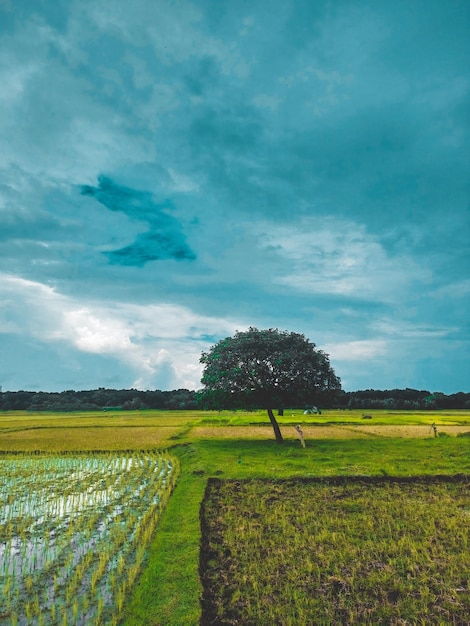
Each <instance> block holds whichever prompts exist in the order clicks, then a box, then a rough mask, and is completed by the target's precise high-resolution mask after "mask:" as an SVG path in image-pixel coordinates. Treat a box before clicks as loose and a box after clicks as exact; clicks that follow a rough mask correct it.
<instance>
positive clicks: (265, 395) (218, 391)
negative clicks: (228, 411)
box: [200, 328, 341, 443]
mask: <svg viewBox="0 0 470 626" xmlns="http://www.w3.org/2000/svg"><path fill="white" fill-rule="evenodd" d="M200 362H201V363H203V364H204V366H205V367H204V370H203V374H202V379H201V382H202V384H203V385H204V389H203V390H202V392H201V399H202V403H203V404H205V405H206V406H209V407H211V408H219V409H220V408H238V407H243V408H255V407H256V408H264V409H266V410H267V412H268V415H269V419H270V422H271V424H272V427H273V429H274V434H275V436H276V441H278V442H279V443H282V434H281V430H280V428H279V424H278V423H277V421H276V418H275V417H274V413H273V408H274V407H285V406H303V405H304V404H305V403H310V404H311V403H315V404H324V403H326V402H328V401H331V399H332V397H333V396H334V395H335V394H336V393H337V392H338V391H339V390H340V389H341V383H340V380H339V378H338V377H337V376H336V375H335V373H334V371H333V368H332V367H331V365H330V362H329V358H328V355H327V354H325V352H323V351H322V350H317V349H316V348H315V344H314V343H310V341H309V340H308V339H306V338H305V336H304V335H301V334H298V333H292V332H288V331H279V330H278V329H273V328H270V329H268V330H258V329H257V328H250V329H249V330H247V331H245V332H240V331H237V332H236V333H235V335H234V336H233V337H226V338H225V339H222V340H221V341H219V342H218V343H216V344H215V345H214V346H212V348H211V349H210V350H209V352H203V353H202V356H201V359H200Z"/></svg>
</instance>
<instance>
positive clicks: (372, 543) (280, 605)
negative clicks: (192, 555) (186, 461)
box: [200, 476, 470, 626]
mask: <svg viewBox="0 0 470 626" xmlns="http://www.w3.org/2000/svg"><path fill="white" fill-rule="evenodd" d="M469 486H470V479H469V478H468V477H463V476H460V477H447V478H436V477H427V478H421V479H418V478H413V479H405V478H402V479H398V478H394V479H388V478H377V477H375V478H369V479H366V478H356V479H354V478H348V479H344V478H341V479H321V480H319V479H317V480H307V479H303V480H302V479H295V480H294V479H290V480H277V481H272V480H271V481H266V480H263V481H261V480H245V481H242V480H220V479H211V480H210V481H209V483H208V487H207V490H206V496H205V499H204V505H203V510H202V515H201V520H202V522H201V524H202V533H203V536H202V545H201V561H200V570H201V578H202V582H203V588H204V591H203V599H202V606H203V615H202V620H201V624H214V623H216V624H218V625H221V626H222V625H224V624H244V625H256V626H262V625H263V624H266V625H268V624H269V625H271V624H283V625H286V626H287V625H292V626H301V625H307V624H358V623H360V624H378V623H426V624H442V623H445V624H452V623H455V624H459V623H460V624H463V623H468V615H470V550H469V549H468V548H469V539H470V536H469V535H470V531H469V528H470V525H469V517H470V491H469Z"/></svg>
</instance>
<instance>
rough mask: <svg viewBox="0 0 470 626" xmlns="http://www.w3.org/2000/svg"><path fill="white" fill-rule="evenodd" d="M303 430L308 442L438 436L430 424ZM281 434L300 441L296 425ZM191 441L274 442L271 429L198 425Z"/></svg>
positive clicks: (451, 430) (458, 429)
mask: <svg viewBox="0 0 470 626" xmlns="http://www.w3.org/2000/svg"><path fill="white" fill-rule="evenodd" d="M302 430H303V433H304V438H305V440H306V441H308V440H309V439H367V438H369V437H399V438H406V439H410V438H411V439H416V438H418V439H427V438H430V437H434V434H433V432H432V430H431V428H430V427H429V425H407V426H401V425H380V426H362V425H361V426H355V425H352V424H351V425H342V424H338V426H333V425H328V426H309V425H303V426H302ZM469 430H470V427H469V426H445V427H442V428H439V429H438V432H445V433H446V434H448V435H451V436H457V435H458V434H460V433H464V432H468V431H469ZM281 432H282V434H283V436H284V437H285V438H286V439H297V438H298V435H297V433H296V431H295V429H294V427H293V426H288V425H282V424H281ZM190 437H191V439H271V438H272V437H273V429H272V428H271V426H269V425H266V426H262V425H259V426H258V425H257V426H253V425H251V426H215V425H213V426H194V427H193V428H191V431H190Z"/></svg>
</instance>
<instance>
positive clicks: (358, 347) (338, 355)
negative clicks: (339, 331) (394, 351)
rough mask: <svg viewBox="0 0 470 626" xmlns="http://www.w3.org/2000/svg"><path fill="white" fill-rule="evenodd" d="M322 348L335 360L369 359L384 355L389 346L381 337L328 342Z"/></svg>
mask: <svg viewBox="0 0 470 626" xmlns="http://www.w3.org/2000/svg"><path fill="white" fill-rule="evenodd" d="M324 350H325V352H326V353H327V354H329V355H330V357H331V359H332V360H335V361H371V360H374V359H376V358H377V357H383V356H386V355H387V353H388V350H389V347H388V344H387V342H386V341H385V340H383V339H365V340H362V341H343V342H338V343H330V344H327V345H326V346H325V348H324Z"/></svg>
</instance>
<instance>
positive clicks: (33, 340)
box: [0, 0, 470, 393]
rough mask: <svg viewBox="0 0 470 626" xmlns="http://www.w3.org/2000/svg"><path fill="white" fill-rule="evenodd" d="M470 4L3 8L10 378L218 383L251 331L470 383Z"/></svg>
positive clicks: (1, 309)
mask: <svg viewBox="0 0 470 626" xmlns="http://www.w3.org/2000/svg"><path fill="white" fill-rule="evenodd" d="M469 27H470V3H469V2H468V0H445V2H443V1H442V0H393V2H392V1H388V0H383V1H378V0H249V1H247V0H231V1H229V0H187V1H186V0H133V1H132V3H131V2H128V1H127V0H0V385H2V386H3V390H4V391H6V390H19V389H29V390H45V391H62V390H66V389H94V388H97V387H110V388H130V387H135V388H140V389H155V388H157V389H176V388H180V387H186V388H192V389H195V388H198V387H200V374H201V369H200V365H199V357H200V354H201V351H203V350H207V349H208V348H209V347H210V346H211V345H212V344H213V343H214V342H216V341H218V340H219V339H221V338H223V337H226V336H227V335H231V334H232V333H233V332H234V331H235V330H237V329H238V330H244V329H246V328H248V327H249V326H257V327H258V328H272V327H275V328H280V329H282V330H292V331H296V332H301V333H304V334H305V335H306V336H307V337H308V338H309V339H310V340H311V341H312V342H314V343H315V344H316V345H317V346H318V347H319V348H321V349H323V350H325V351H326V352H328V354H329V355H330V360H331V363H332V365H333V367H334V369H335V371H336V373H337V374H338V375H339V376H340V377H341V379H342V383H343V388H344V389H346V390H356V389H367V388H377V389H391V388H396V387H398V388H404V387H413V388H418V389H428V390H431V391H442V392H444V393H453V392H456V391H469V390H470V388H469V380H470V376H469V373H470V372H469V328H468V320H469V315H468V311H469V293H470V277H469V267H470V263H469V256H468V241H469V233H470V229H469V223H468V221H469V220H468V218H469V213H470V212H469V190H468V189H469V163H470V154H469V133H468V130H469V111H470V107H469V82H470V79H469V67H470V64H469V62H470V43H469V42H470V37H469V32H470V28H469Z"/></svg>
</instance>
